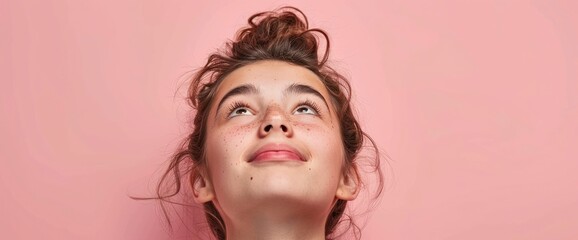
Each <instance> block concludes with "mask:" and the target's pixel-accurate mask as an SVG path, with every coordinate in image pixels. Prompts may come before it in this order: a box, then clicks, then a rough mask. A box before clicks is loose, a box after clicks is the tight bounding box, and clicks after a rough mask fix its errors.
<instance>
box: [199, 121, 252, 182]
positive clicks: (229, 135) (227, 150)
mask: <svg viewBox="0 0 578 240" xmlns="http://www.w3.org/2000/svg"><path fill="white" fill-rule="evenodd" d="M209 129H211V128H209ZM254 131H255V130H254V126H252V125H244V126H235V127H227V128H225V127H222V128H213V129H211V130H209V132H208V133H207V143H206V146H208V147H207V149H206V158H207V165H208V168H209V173H211V175H212V176H219V175H222V174H225V173H228V172H231V171H234V167H235V166H236V165H239V163H240V161H244V159H243V156H244V154H245V150H246V149H247V147H246V145H247V144H249V139H250V137H251V136H252V133H253V132H254Z"/></svg>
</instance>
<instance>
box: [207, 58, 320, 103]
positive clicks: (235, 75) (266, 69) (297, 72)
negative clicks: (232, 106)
mask: <svg viewBox="0 0 578 240" xmlns="http://www.w3.org/2000/svg"><path fill="white" fill-rule="evenodd" d="M295 83H296V84H304V85H308V86H310V87H312V88H313V89H315V90H317V91H319V92H320V93H321V94H322V95H323V96H324V97H325V98H326V99H329V98H328V93H327V89H326V88H325V86H324V85H323V83H322V82H321V80H320V79H319V77H318V76H317V75H316V74H315V73H313V72H311V71H310V70H309V69H307V68H304V67H301V66H297V65H293V64H290V63H287V62H282V61H274V60H266V61H258V62H255V63H252V64H249V65H247V66H243V67H241V68H239V69H236V70H235V71H233V72H231V73H230V74H229V75H228V76H226V77H225V79H223V81H222V82H221V84H220V86H219V87H218V89H217V92H216V94H215V98H216V99H217V100H218V99H220V98H222V97H223V95H224V94H226V93H227V92H228V91H229V90H231V89H233V88H235V87H237V86H240V85H243V84H252V85H254V86H255V87H257V88H258V89H260V90H263V91H266V92H268V93H276V92H279V93H281V91H282V90H283V89H285V88H286V87H287V86H289V85H291V84H295ZM277 90H279V91H277Z"/></svg>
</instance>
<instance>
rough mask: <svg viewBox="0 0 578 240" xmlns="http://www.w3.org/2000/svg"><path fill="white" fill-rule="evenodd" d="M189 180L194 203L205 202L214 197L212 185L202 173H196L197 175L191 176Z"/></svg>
mask: <svg viewBox="0 0 578 240" xmlns="http://www.w3.org/2000/svg"><path fill="white" fill-rule="evenodd" d="M191 182H192V183H193V197H194V199H195V202H196V203H199V204H202V203H206V202H208V201H211V200H213V199H214V198H215V192H214V190H213V185H212V184H211V181H210V180H209V178H207V177H206V176H205V175H204V174H200V173H198V175H197V176H192V177H191Z"/></svg>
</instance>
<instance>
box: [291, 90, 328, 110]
mask: <svg viewBox="0 0 578 240" xmlns="http://www.w3.org/2000/svg"><path fill="white" fill-rule="evenodd" d="M290 93H293V94H303V93H306V94H313V95H315V96H317V97H319V98H321V100H323V103H325V106H326V107H327V109H329V111H331V108H329V105H328V104H327V100H325V98H324V97H323V95H321V93H320V92H319V91H317V90H315V89H314V88H312V87H310V86H308V85H304V84H297V83H293V84H291V86H289V87H288V88H286V89H285V91H283V94H284V95H287V94H290Z"/></svg>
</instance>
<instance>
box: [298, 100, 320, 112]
mask: <svg viewBox="0 0 578 240" xmlns="http://www.w3.org/2000/svg"><path fill="white" fill-rule="evenodd" d="M293 113H294V114H309V115H319V108H318V107H317V105H316V104H315V103H314V102H311V101H309V100H307V101H305V102H303V103H300V104H299V106H298V107H297V108H296V109H295V111H294V112H293Z"/></svg>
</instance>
